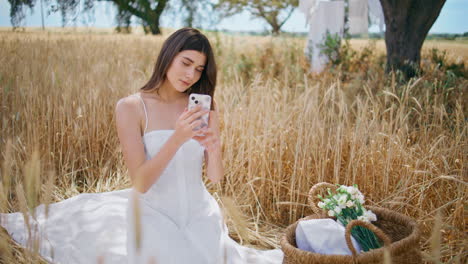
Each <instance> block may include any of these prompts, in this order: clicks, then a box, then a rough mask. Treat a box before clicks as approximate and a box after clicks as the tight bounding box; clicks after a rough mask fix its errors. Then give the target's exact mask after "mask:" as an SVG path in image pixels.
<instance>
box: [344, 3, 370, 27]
mask: <svg viewBox="0 0 468 264" xmlns="http://www.w3.org/2000/svg"><path fill="white" fill-rule="evenodd" d="M368 13H369V12H368V8H367V0H349V13H348V15H349V34H351V35H357V34H367V33H368V28H369V18H368Z"/></svg>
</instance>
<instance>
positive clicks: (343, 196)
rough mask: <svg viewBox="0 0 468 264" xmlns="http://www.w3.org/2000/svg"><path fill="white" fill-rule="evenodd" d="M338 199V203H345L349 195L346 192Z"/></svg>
mask: <svg viewBox="0 0 468 264" xmlns="http://www.w3.org/2000/svg"><path fill="white" fill-rule="evenodd" d="M337 200H338V205H345V204H346V201H347V200H348V196H347V195H346V194H342V195H340V197H339V198H338V199H337Z"/></svg>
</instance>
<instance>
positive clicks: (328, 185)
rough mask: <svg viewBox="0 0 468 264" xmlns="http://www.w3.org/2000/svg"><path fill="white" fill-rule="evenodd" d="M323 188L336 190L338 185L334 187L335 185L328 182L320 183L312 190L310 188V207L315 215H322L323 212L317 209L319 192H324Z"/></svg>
mask: <svg viewBox="0 0 468 264" xmlns="http://www.w3.org/2000/svg"><path fill="white" fill-rule="evenodd" d="M323 188H330V189H334V188H336V185H333V184H331V183H328V182H319V183H317V184H315V185H314V186H312V188H310V191H309V205H310V207H311V208H312V211H313V212H314V213H315V214H320V212H321V211H322V209H320V208H318V207H317V205H316V202H315V199H316V198H317V192H318V191H320V190H322V189H323Z"/></svg>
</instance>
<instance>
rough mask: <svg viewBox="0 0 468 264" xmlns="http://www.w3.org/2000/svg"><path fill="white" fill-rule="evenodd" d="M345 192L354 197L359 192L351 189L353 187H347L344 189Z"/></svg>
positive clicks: (354, 188)
mask: <svg viewBox="0 0 468 264" xmlns="http://www.w3.org/2000/svg"><path fill="white" fill-rule="evenodd" d="M346 191H347V192H348V193H349V194H351V195H355V194H356V193H358V192H359V190H358V189H357V188H356V187H353V186H348V187H347V188H346Z"/></svg>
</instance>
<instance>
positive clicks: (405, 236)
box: [280, 183, 423, 264]
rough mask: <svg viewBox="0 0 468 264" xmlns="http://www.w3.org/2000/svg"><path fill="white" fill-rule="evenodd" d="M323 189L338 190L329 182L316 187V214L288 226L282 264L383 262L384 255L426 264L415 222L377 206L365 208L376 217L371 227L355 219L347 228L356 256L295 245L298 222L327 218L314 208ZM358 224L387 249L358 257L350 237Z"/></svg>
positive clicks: (312, 202)
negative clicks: (331, 253) (330, 253)
mask: <svg viewBox="0 0 468 264" xmlns="http://www.w3.org/2000/svg"><path fill="white" fill-rule="evenodd" d="M324 187H329V188H336V185H332V184H329V183H318V184H316V185H314V186H313V187H312V188H311V189H310V192H309V203H310V206H311V208H312V210H313V211H314V214H313V215H310V216H307V217H304V218H301V219H299V220H298V221H296V222H295V223H294V224H292V225H290V226H288V227H287V228H286V231H285V233H284V234H283V236H282V237H281V241H280V244H281V249H282V250H283V252H284V260H283V264H293V263H295V264H296V263H297V264H315V263H317V264H319V263H320V264H331V263H333V264H335V263H336V264H338V263H340V264H348V263H349V264H357V263H365V264H370V263H372V264H373V263H384V254H385V253H384V252H388V253H389V256H390V259H391V263H394V264H396V263H402V264H403V263H405V264H419V263H422V262H423V261H422V258H421V254H420V250H419V237H420V233H419V229H418V226H417V224H416V222H415V221H414V220H412V219H411V218H409V217H407V216H404V215H402V214H399V213H396V212H393V211H391V210H388V209H384V208H379V207H374V206H368V207H366V208H367V209H370V210H372V212H374V213H375V214H376V215H377V221H375V222H373V223H372V224H369V223H367V222H363V221H359V220H353V221H351V222H350V223H349V224H348V225H347V227H346V235H345V238H346V243H347V245H348V247H349V249H350V250H351V252H352V254H353V255H323V254H317V253H312V252H308V251H304V250H300V249H298V248H297V245H296V227H297V224H298V223H299V221H303V220H310V219H321V218H327V217H328V216H326V215H325V214H324V213H323V212H322V209H319V208H318V207H317V206H315V198H314V197H317V196H316V193H317V191H319V190H320V189H323V188H324ZM355 225H361V226H364V227H366V228H368V229H370V230H372V231H373V232H374V233H375V234H376V236H377V237H379V239H380V240H382V241H383V242H384V247H382V248H378V249H373V250H370V251H367V252H363V253H360V254H357V252H356V250H355V249H354V247H353V245H352V243H351V238H350V231H351V228H352V227H353V226H355Z"/></svg>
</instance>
